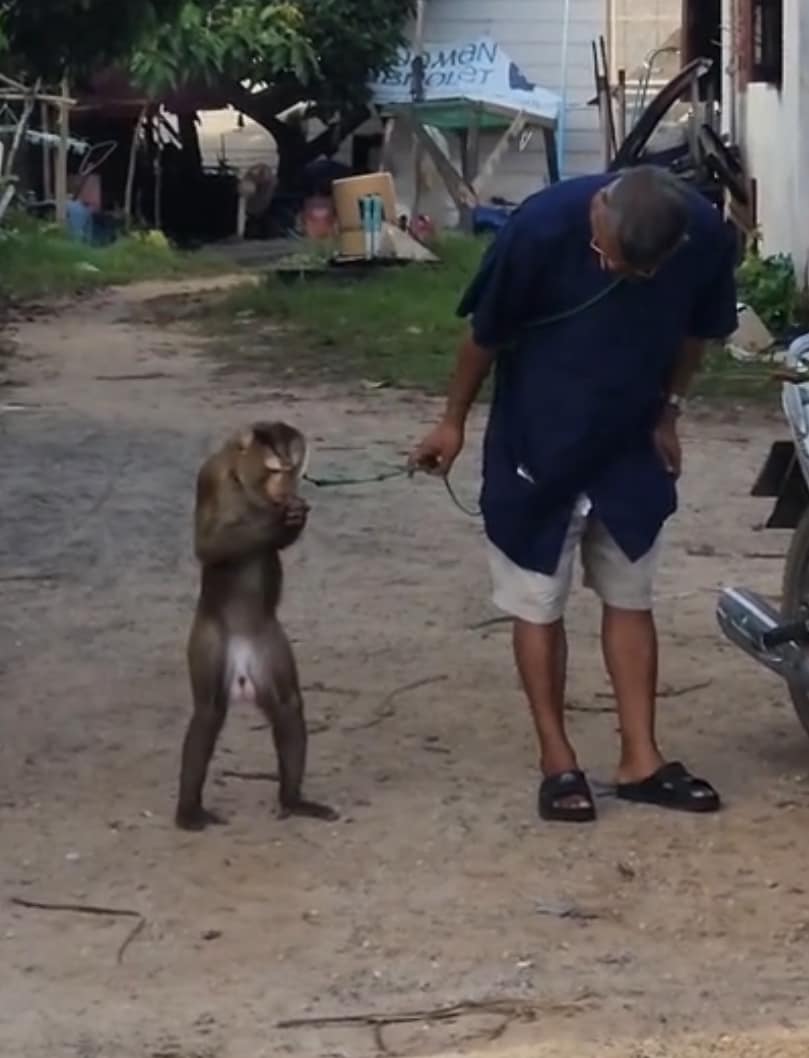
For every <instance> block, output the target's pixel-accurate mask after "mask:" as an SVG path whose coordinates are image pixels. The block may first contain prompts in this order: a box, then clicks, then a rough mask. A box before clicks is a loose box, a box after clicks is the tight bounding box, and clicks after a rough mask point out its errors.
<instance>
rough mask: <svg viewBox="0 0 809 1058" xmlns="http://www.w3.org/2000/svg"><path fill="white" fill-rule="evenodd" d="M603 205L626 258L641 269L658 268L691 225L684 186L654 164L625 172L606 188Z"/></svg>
mask: <svg viewBox="0 0 809 1058" xmlns="http://www.w3.org/2000/svg"><path fill="white" fill-rule="evenodd" d="M604 205H605V208H606V210H607V215H608V218H609V223H610V226H611V227H612V230H613V233H614V234H615V237H616V238H617V240H618V244H619V246H620V247H621V255H622V257H623V259H624V261H625V262H626V264H627V265H628V266H629V267H630V268H633V269H637V270H638V271H648V270H651V269H653V268H656V267H657V266H658V265H659V264H660V262H661V261H663V260H664V259H665V258H666V257H667V256H668V255H669V254H670V253H672V252H673V251H674V250H675V249H676V248H677V246H678V245H679V243H680V242H681V240H682V239H683V237H684V236H685V233H686V228H687V227H688V203H687V200H686V192H685V185H684V184H683V183H682V181H681V180H680V179H679V178H678V177H676V176H674V175H673V174H672V173H670V172H668V171H667V170H666V169H660V168H658V167H657V166H654V165H642V166H638V167H637V168H636V169H627V170H625V171H624V172H622V173H621V175H620V176H619V177H618V179H617V180H616V181H614V183H612V184H610V185H609V186H608V187H607V188H606V189H605V193H604Z"/></svg>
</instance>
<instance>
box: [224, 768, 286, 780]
mask: <svg viewBox="0 0 809 1058" xmlns="http://www.w3.org/2000/svg"><path fill="white" fill-rule="evenodd" d="M220 774H221V776H222V778H223V779H245V780H246V781H247V782H279V781H280V780H279V778H278V775H277V773H276V772H274V771H227V770H226V771H223V772H220Z"/></svg>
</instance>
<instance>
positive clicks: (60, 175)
mask: <svg viewBox="0 0 809 1058" xmlns="http://www.w3.org/2000/svg"><path fill="white" fill-rule="evenodd" d="M69 137H70V103H69V102H68V101H67V80H65V79H63V80H62V101H61V102H60V104H59V145H58V147H57V148H56V174H55V178H54V185H55V191H56V220H57V222H58V223H59V224H64V223H65V221H66V220H67V145H68V139H69Z"/></svg>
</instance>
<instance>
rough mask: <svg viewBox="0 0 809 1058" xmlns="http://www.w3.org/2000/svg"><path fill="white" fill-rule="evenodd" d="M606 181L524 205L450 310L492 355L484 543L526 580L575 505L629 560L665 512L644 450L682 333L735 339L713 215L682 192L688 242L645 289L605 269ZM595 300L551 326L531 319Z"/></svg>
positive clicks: (548, 563) (725, 235) (660, 477)
mask: <svg viewBox="0 0 809 1058" xmlns="http://www.w3.org/2000/svg"><path fill="white" fill-rule="evenodd" d="M614 179H615V176H614V174H607V175H598V176H587V177H579V178H576V179H572V180H566V181H563V182H561V183H557V184H554V185H552V186H551V187H549V188H547V189H545V190H543V191H540V192H539V193H538V194H535V195H533V196H531V197H530V198H528V199H526V201H525V202H524V203H523V204H522V205H521V206H520V208H519V209H518V210H516V211H515V212H514V214H512V216H511V218H510V219H509V222H508V224H507V225H506V227H505V228H503V229H502V231H501V232H500V234H499V235H498V237H497V239H496V240H495V242H494V243H493V244H492V245H491V246H490V247H489V250H488V251H487V253H486V255H485V257H484V259H483V262H482V264H481V267H480V270H479V272H478V274H477V276H476V277H475V279H474V280H473V282H472V284H471V285H470V287H469V289H468V290H467V291H466V293H465V294H464V297H463V299H462V300H461V303H460V305H459V308H458V314H459V315H460V316H462V317H467V316H471V317H472V329H473V334H474V337H475V340H476V341H477V343H478V344H479V345H481V346H483V347H485V348H487V349H491V350H493V351H495V354H496V360H495V391H494V397H493V402H492V407H491V411H490V414H489V423H488V427H487V430H486V437H485V441H484V454H483V488H482V492H481V508H482V510H483V517H484V523H485V528H486V534H487V536H488V537H489V539H490V540H491V541H492V543H494V544H495V546H496V547H498V548H499V549H500V550H501V551H503V552H504V553H505V554H506V555H507V556H508V557H509V558H510V559H511V560H512V561H513V562H515V563H517V565H519V566H521V567H522V568H524V569H529V570H536V571H538V572H541V573H546V574H552V573H554V572H555V571H556V568H557V566H558V563H559V557H560V554H561V550H562V544H563V542H564V538H565V535H566V533H567V529H568V526H569V524H570V518H571V515H572V512H573V507H574V505H575V503H576V500H577V498H578V497H579V496H580V495H582V494H586V495H587V496H588V497H589V499H590V501H591V503H592V508H593V514H594V516H595V517H597V518H598V519H599V520H600V521H601V522H602V523H603V524H604V525H605V526H606V528H607V529H608V531H609V532H610V534H611V535H612V537H613V539H614V540H615V541H616V543H617V544H618V546H619V547H620V548H621V550H622V551H623V552H624V554H626V555H627V557H628V558H629V559H630V560H631V561H633V562H634V561H637V559H639V558H641V557H642V556H643V555H645V554H646V552H647V551H649V549H650V548H651V546H652V544H653V543H654V541H655V539H656V538H657V536H658V534H659V532H660V529H661V528H662V525H663V523H664V522H665V520H666V519H667V518H668V517H669V516H670V515H671V514H673V513H674V511H675V510H676V507H677V494H676V486H675V482H674V479H673V478H672V476H671V475H670V474H669V473H668V472H667V471H666V469H665V467H664V465H663V463H662V460H661V459H660V457H659V456H658V454H657V452H656V450H655V447H654V442H653V431H654V428H655V425H656V423H657V421H658V419H659V416H660V413H661V411H662V409H663V407H664V404H665V400H666V393H667V388H668V385H669V382H670V379H671V375H672V371H673V369H674V366H675V364H676V361H677V358H678V356H679V354H680V352H681V350H682V347H683V343H684V341H685V339H687V338H702V339H713V338H724V337H726V336H727V335H729V334H731V333H732V332H733V331H734V330H735V329H736V323H737V319H736V287H735V279H734V272H735V247H734V241H733V239H732V237H731V234H730V231H729V229H728V227H727V226H726V224H725V223H724V222H723V220H722V218H721V216H720V214H719V212H718V211H717V210H716V209H715V208H714V207H713V206H711V204H710V203H709V202H707V201H706V200H705V199H704V198H702V196H700V195H699V194H698V193H697V192H695V191H690V190H689V191H688V203H689V211H690V221H689V238H688V241H687V242H686V243H685V244H684V245H683V246H682V247H681V248H680V249H678V250H677V251H676V252H675V253H674V254H673V255H672V257H670V258H669V259H668V260H667V261H666V262H665V263H664V264H663V266H662V267H661V268H660V269H659V271H658V272H657V273H656V274H655V275H654V277H653V278H651V279H635V278H627V279H625V280H623V281H622V282H620V283H618V284H617V285H615V283H616V276H615V275H614V274H613V273H611V272H608V271H605V270H603V269H602V267H601V265H600V262H599V260H598V256H597V254H596V253H595V252H594V251H593V250H592V248H591V246H590V242H591V239H592V234H591V230H590V203H591V200H592V198H593V196H594V195H595V193H596V192H597V191H598V190H599V189H600V188H602V187H604V186H606V185H607V184H608V183H609V182H610V181H611V180H614ZM607 287H612V289H610V290H609V292H608V293H606V296H604V297H603V298H601V299H600V300H598V301H597V302H596V303H595V304H593V305H591V307H589V308H586V309H585V310H584V311H582V312H579V313H575V314H574V315H572V316H569V317H567V318H565V319H562V320H559V321H558V322H555V323H553V322H551V323H548V324H547V325H544V326H542V325H537V321H541V320H542V319H547V318H548V317H551V316H555V315H557V314H562V313H565V312H567V311H568V310H571V309H576V308H577V307H578V306H580V305H582V304H584V303H585V302H587V301H589V300H590V299H591V298H594V297H595V296H597V295H598V294H599V293H600V292H601V291H603V290H604V289H605V288H607Z"/></svg>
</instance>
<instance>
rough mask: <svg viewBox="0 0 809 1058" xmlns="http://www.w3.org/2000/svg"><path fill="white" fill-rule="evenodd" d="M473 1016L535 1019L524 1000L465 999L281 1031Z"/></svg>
mask: <svg viewBox="0 0 809 1058" xmlns="http://www.w3.org/2000/svg"><path fill="white" fill-rule="evenodd" d="M474 1014H500V1015H503V1016H508V1017H515V1018H517V1017H521V1018H532V1017H533V1016H534V1014H535V1005H534V1004H533V1003H529V1002H527V1001H526V1000H523V999H480V1000H476V999H465V1000H462V1001H461V1002H460V1003H454V1004H453V1005H452V1006H448V1007H434V1008H432V1009H426V1010H405V1011H399V1012H392V1013H390V1014H335V1015H333V1016H331V1017H329V1016H326V1017H312V1018H290V1019H289V1020H288V1021H279V1022H277V1024H276V1028H279V1029H304V1028H314V1029H327V1028H340V1027H341V1026H345V1027H347V1028H350V1027H352V1026H371V1027H373V1026H376V1025H381V1026H383V1027H384V1026H385V1025H407V1024H410V1023H412V1022H414V1021H454V1020H455V1019H456V1018H461V1017H469V1016H470V1015H474Z"/></svg>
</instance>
